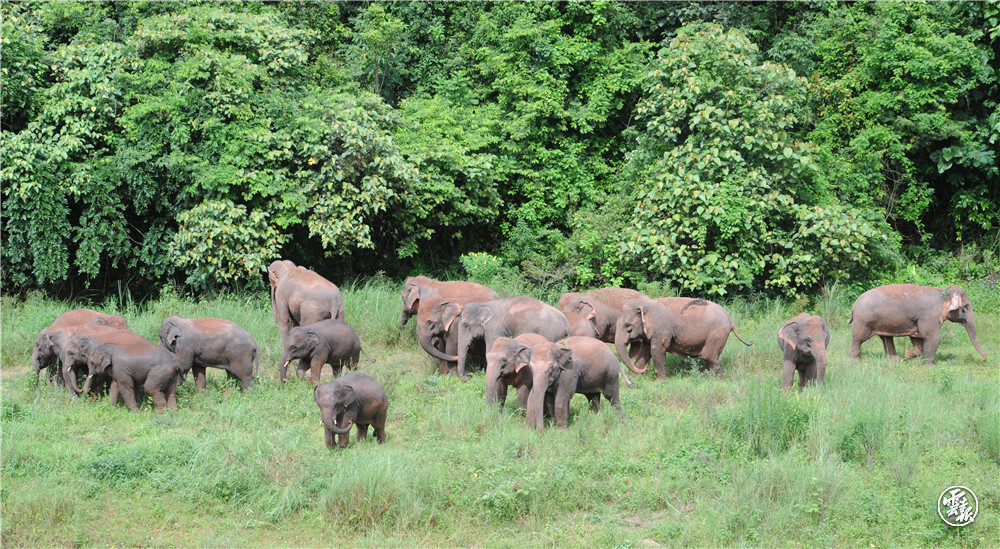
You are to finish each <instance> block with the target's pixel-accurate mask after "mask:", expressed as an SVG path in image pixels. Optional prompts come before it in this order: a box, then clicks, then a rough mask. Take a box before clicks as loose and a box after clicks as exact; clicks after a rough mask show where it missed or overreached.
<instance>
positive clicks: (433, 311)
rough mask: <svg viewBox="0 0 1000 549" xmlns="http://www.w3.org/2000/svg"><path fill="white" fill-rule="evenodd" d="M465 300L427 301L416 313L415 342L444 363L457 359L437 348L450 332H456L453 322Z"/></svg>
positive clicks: (443, 342) (436, 299)
mask: <svg viewBox="0 0 1000 549" xmlns="http://www.w3.org/2000/svg"><path fill="white" fill-rule="evenodd" d="M463 301H466V300H452V299H444V298H432V299H428V300H427V301H426V302H425V303H424V304H423V306H421V307H420V309H419V311H418V312H417V342H418V343H419V344H420V347H421V348H422V349H423V350H424V351H427V353H428V354H429V355H431V356H432V357H434V358H436V359H438V360H443V361H445V362H455V361H456V360H458V357H457V356H455V355H448V354H446V353H444V352H442V351H441V350H440V349H439V348H438V346H440V347H445V342H446V341H447V339H448V335H449V333H450V332H451V331H452V330H457V328H458V326H457V325H456V324H455V321H456V320H457V319H458V317H459V316H460V315H461V314H462V309H463V308H464V307H465V303H463Z"/></svg>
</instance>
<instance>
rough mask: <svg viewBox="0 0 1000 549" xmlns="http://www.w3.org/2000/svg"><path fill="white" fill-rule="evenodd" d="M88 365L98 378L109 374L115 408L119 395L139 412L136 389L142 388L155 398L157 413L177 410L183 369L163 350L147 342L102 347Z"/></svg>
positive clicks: (97, 349)
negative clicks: (178, 388) (168, 409)
mask: <svg viewBox="0 0 1000 549" xmlns="http://www.w3.org/2000/svg"><path fill="white" fill-rule="evenodd" d="M87 362H88V365H89V366H90V368H91V369H92V370H93V371H94V372H95V373H96V374H98V375H100V374H109V373H110V375H111V378H112V383H111V405H112V406H114V405H115V404H117V403H118V397H119V394H120V395H121V397H122V400H124V401H125V405H126V406H128V408H129V409H130V410H132V411H133V412H138V411H139V405H138V401H137V400H136V389H137V388H140V387H141V388H142V389H144V390H145V391H146V393H148V394H149V395H150V396H151V397H153V405H154V406H155V407H156V411H157V412H163V410H164V409H165V408H176V407H177V386H178V385H180V383H181V382H182V381H183V380H184V369H183V368H182V367H181V364H180V362H179V361H178V360H177V356H176V355H174V354H173V353H171V352H170V351H168V350H166V349H164V348H163V347H161V346H159V345H155V344H153V343H150V342H148V341H146V342H145V343H103V344H101V345H98V346H97V348H95V349H94V351H93V352H92V353H91V354H90V357H89V359H88V360H87ZM88 381H89V380H88Z"/></svg>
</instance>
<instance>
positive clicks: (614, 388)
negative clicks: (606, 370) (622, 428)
mask: <svg viewBox="0 0 1000 549" xmlns="http://www.w3.org/2000/svg"><path fill="white" fill-rule="evenodd" d="M618 389H619V387H618V382H614V383H613V384H612V385H611V386H609V387H605V388H604V391H603V393H604V398H606V399H608V401H609V402H611V407H612V408H614V409H615V411H617V412H618V414H619V415H620V414H621V413H622V398H621V393H620V392H619V390H618Z"/></svg>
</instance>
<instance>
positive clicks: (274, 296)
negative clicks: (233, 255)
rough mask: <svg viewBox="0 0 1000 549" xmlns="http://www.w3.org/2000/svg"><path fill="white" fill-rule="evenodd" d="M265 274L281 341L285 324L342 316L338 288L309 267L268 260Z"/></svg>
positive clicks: (301, 324)
mask: <svg viewBox="0 0 1000 549" xmlns="http://www.w3.org/2000/svg"><path fill="white" fill-rule="evenodd" d="M267 278H268V281H269V282H270V284H271V313H272V314H273V316H274V321H275V322H276V323H277V324H278V333H279V335H280V336H281V341H282V344H284V341H285V335H286V334H288V329H289V328H294V327H295V326H303V325H305V324H312V323H314V322H319V321H320V320H326V319H328V318H332V319H335V320H344V318H345V316H346V315H345V311H344V298H343V296H341V295H340V288H338V287H337V285H336V284H334V283H333V282H330V281H329V280H327V279H325V278H323V277H322V276H320V275H318V274H316V273H314V272H313V271H310V270H309V269H306V268H305V267H298V266H296V265H295V264H294V263H292V262H291V261H288V260H287V259H286V260H281V261H275V262H273V263H271V266H270V267H268V268H267Z"/></svg>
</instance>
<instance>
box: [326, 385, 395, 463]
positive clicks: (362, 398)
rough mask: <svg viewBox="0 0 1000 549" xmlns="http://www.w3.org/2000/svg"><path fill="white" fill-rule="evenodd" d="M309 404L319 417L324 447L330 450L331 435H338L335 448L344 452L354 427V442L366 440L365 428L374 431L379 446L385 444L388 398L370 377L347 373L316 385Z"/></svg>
mask: <svg viewBox="0 0 1000 549" xmlns="http://www.w3.org/2000/svg"><path fill="white" fill-rule="evenodd" d="M313 400H314V401H315V402H316V405H317V406H319V411H320V415H321V416H322V421H323V431H324V434H325V437H326V445H327V447H329V448H333V435H338V438H337V445H338V446H340V448H341V449H343V448H347V443H348V439H349V438H350V433H351V425H353V424H357V426H358V442H361V441H362V440H364V439H366V438H368V426H369V425H372V426H374V427H375V438H376V439H378V441H379V442H380V443H381V442H385V418H386V413H387V411H388V408H389V397H388V396H386V394H385V389H383V388H382V386H381V385H379V382H377V381H375V379H374V378H373V377H371V376H370V375H368V374H363V373H361V372H351V373H349V374H347V375H345V376H344V377H341V378H339V379H336V380H334V381H329V382H327V383H323V384H321V385H317V386H316V387H315V388H314V389H313Z"/></svg>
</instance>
